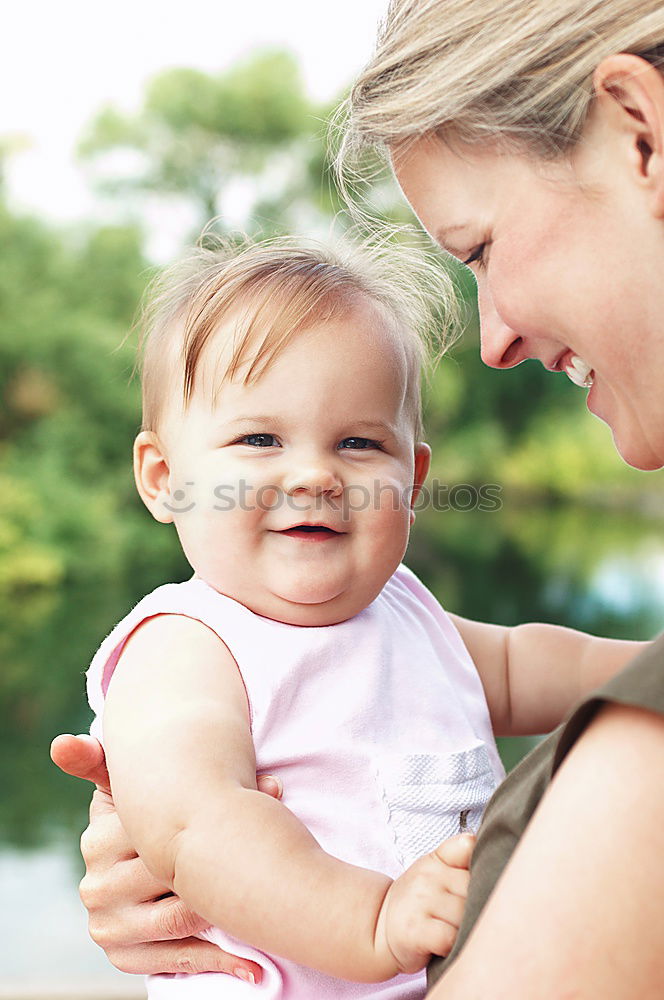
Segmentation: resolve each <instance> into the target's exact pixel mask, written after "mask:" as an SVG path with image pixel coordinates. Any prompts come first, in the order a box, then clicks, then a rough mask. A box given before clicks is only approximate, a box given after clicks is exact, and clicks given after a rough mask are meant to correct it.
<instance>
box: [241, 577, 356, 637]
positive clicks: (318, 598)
mask: <svg viewBox="0 0 664 1000" xmlns="http://www.w3.org/2000/svg"><path fill="white" fill-rule="evenodd" d="M261 604H262V605H263V607H264V610H262V611H257V613H258V614H262V615H264V616H265V617H267V618H274V619H275V620H276V621H280V622H284V623H285V624H286V625H305V626H308V627H310V628H315V627H321V626H325V625H337V624H339V622H343V621H347V619H349V618H353V617H354V616H355V615H356V614H359V612H360V611H362V608H363V606H364V602H363V601H362V599H361V597H360V595H355V594H354V593H353V592H352V591H347V590H342V591H338V590H336V589H333V588H331V587H329V586H325V585H321V584H318V585H316V584H315V583H314V584H309V585H307V586H303V587H296V586H293V587H288V588H283V587H280V588H279V589H278V591H277V592H273V593H270V594H266V595H265V598H264V601H261Z"/></svg>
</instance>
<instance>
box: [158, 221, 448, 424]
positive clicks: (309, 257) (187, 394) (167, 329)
mask: <svg viewBox="0 0 664 1000" xmlns="http://www.w3.org/2000/svg"><path fill="white" fill-rule="evenodd" d="M362 299H365V300H366V299H368V300H370V301H372V302H374V303H376V304H377V305H378V306H379V307H380V308H381V310H382V311H383V312H384V314H386V315H387V317H388V320H389V322H390V324H391V325H393V326H394V329H395V331H396V333H397V335H398V336H399V338H400V341H401V343H402V344H403V346H404V351H405V356H406V361H407V370H408V386H407V399H408V402H409V406H410V409H411V410H412V412H413V414H414V417H415V431H416V434H417V436H418V437H419V436H420V435H421V404H420V373H421V370H422V367H423V365H424V363H425V361H426V360H427V359H428V360H430V361H431V362H433V360H434V359H435V358H436V357H437V356H439V354H440V353H442V351H443V350H444V348H445V346H446V341H447V338H448V334H449V333H450V330H451V328H452V325H453V322H454V316H455V311H454V310H455V299H454V294H453V289H452V285H451V282H450V279H449V278H448V277H447V276H446V275H445V274H444V273H443V272H441V270H440V268H439V267H438V266H437V265H436V264H435V263H434V261H433V260H432V259H430V254H429V252H428V251H427V250H425V249H422V250H418V249H416V248H414V247H407V246H402V245H398V244H395V243H394V242H392V241H390V240H388V239H387V238H384V239H383V242H382V243H376V242H373V243H367V242H364V243H360V242H358V243H351V242H350V241H349V240H344V241H343V242H338V243H337V244H335V246H334V248H332V247H330V246H323V245H321V244H318V243H315V242H313V241H310V240H302V239H298V238H294V237H287V238H279V239H272V240H264V241H260V242H257V241H252V240H249V239H246V238H245V239H242V240H241V241H239V242H232V241H230V240H229V241H225V242H224V241H220V240H217V241H216V245H215V247H214V248H213V249H211V248H209V247H208V248H203V247H197V248H195V249H193V250H191V251H190V252H189V253H188V254H187V255H186V256H185V257H184V258H183V259H182V260H180V261H178V262H177V263H176V264H174V265H172V266H171V267H169V268H167V269H166V270H164V271H163V272H162V273H161V274H160V275H158V276H157V278H156V279H155V280H154V281H153V282H152V284H151V285H150V287H149V288H148V291H147V293H146V297H145V301H144V308H143V321H142V330H141V338H140V353H141V355H142V365H141V368H142V373H141V374H142V378H141V381H142V389H143V429H144V430H156V429H157V426H158V424H159V421H160V418H161V416H162V414H163V410H164V408H165V402H166V400H167V399H169V398H171V397H172V394H173V393H176V394H178V395H179V398H180V399H181V401H182V403H183V405H184V406H185V407H186V406H187V404H188V402H189V400H190V398H191V395H192V393H193V391H194V387H195V382H196V373H197V370H198V367H199V363H200V361H201V358H202V356H203V353H204V351H205V350H206V348H207V347H208V345H209V344H210V343H211V342H212V341H214V340H215V339H216V338H217V337H218V336H219V335H220V331H221V328H222V327H223V335H224V336H226V337H228V338H230V347H231V350H230V352H229V353H230V360H229V362H228V364H227V365H226V367H225V370H224V371H223V372H221V373H220V374H219V383H220V384H222V383H223V381H224V379H226V378H229V379H233V378H236V377H237V378H241V380H242V382H243V383H245V384H246V383H248V382H251V381H255V380H256V379H259V378H260V377H261V375H262V374H263V373H264V372H266V371H267V370H268V368H269V367H270V365H271V364H272V362H273V361H274V359H275V358H276V357H277V356H278V355H279V354H280V353H281V351H282V350H283V349H284V348H285V347H286V345H287V344H288V342H289V341H290V340H291V339H292V338H293V337H294V336H296V335H297V334H298V332H300V331H303V330H304V329H306V328H307V327H308V326H311V325H314V324H317V323H321V322H323V323H324V322H327V321H329V320H331V319H333V318H335V317H339V316H343V315H346V314H349V313H352V310H353V308H354V307H355V306H357V304H358V301H360V300H362Z"/></svg>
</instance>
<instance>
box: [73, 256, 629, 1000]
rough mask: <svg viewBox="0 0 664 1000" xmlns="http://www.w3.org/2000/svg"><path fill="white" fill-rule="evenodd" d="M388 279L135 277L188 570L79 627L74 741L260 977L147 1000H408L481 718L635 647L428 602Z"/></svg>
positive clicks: (492, 778)
mask: <svg viewBox="0 0 664 1000" xmlns="http://www.w3.org/2000/svg"><path fill="white" fill-rule="evenodd" d="M413 285H414V278H413V275H412V274H411V272H410V271H409V270H408V268H407V267H406V265H405V264H404V260H403V255H401V256H400V257H399V258H398V259H397V260H396V262H391V260H390V254H388V253H385V252H383V253H376V252H374V251H371V250H369V249H354V250H344V251H343V252H340V253H333V252H332V251H329V250H323V249H321V248H316V247H312V246H310V245H308V244H304V243H301V242H298V241H295V240H282V241H272V242H269V243H265V244H253V245H252V244H248V245H244V246H242V247H240V248H236V249H233V250H228V249H227V250H225V251H223V252H211V251H207V252H206V251H200V252H198V253H197V254H195V255H193V256H192V257H191V258H190V259H189V260H188V261H187V262H186V263H185V265H183V269H181V270H180V271H177V272H176V273H175V274H174V275H173V274H171V275H167V277H166V279H165V280H164V281H163V282H162V283H161V286H160V288H159V289H158V295H157V300H156V304H155V305H154V307H153V309H152V312H151V318H150V322H149V329H148V333H147V336H146V340H145V345H144V357H143V407H144V420H143V430H142V431H141V432H140V434H139V435H138V437H137V439H136V443H135V449H134V470H135V477H136V484H137V487H138V490H139V493H140V495H141V497H142V498H143V501H144V502H145V504H146V506H147V507H148V509H149V510H150V512H151V513H152V515H153V516H154V517H155V518H156V519H157V520H158V521H161V522H163V523H171V522H172V523H174V524H175V527H176V529H177V532H178V535H179V538H180V541H181V544H182V547H183V550H184V552H185V554H186V556H187V559H188V561H189V563H190V564H191V566H192V568H193V570H194V577H193V578H192V579H191V580H189V581H188V582H186V583H180V584H167V585H165V586H162V587H160V588H158V589H157V590H156V591H154V592H153V593H152V594H150V595H149V596H147V597H146V598H144V599H143V600H142V601H141V602H140V603H139V604H138V605H137V607H136V608H134V610H133V611H132V612H131V613H130V614H129V615H128V616H127V617H126V618H125V619H124V621H122V622H121V623H120V624H119V625H118V626H117V627H116V628H115V629H114V631H113V632H112V633H111V635H110V636H109V637H108V638H107V639H106V640H105V642H104V643H103V644H102V646H101V648H100V650H99V651H98V653H97V655H96V656H95V658H94V660H93V662H92V665H91V667H90V671H89V673H88V693H89V699H90V703H91V705H92V708H93V709H94V711H95V713H96V715H97V718H96V721H95V723H94V725H93V732H95V733H96V734H98V735H99V736H100V738H101V736H102V730H103V743H104V746H105V749H106V755H107V761H108V766H109V773H110V776H111V783H112V788H113V795H114V799H115V802H116V805H117V810H118V813H119V815H120V818H121V820H122V823H123V825H124V826H125V828H126V830H127V832H128V834H129V836H130V838H131V839H132V841H133V843H134V844H135V845H136V848H137V850H138V852H139V854H140V856H141V858H142V859H143V860H144V861H145V863H146V864H147V866H148V868H149V869H150V870H151V871H152V872H153V873H154V874H155V875H156V876H157V877H159V878H160V879H161V880H162V881H163V882H164V884H166V885H168V886H170V887H171V888H172V889H173V891H174V892H176V893H177V894H178V895H179V896H180V897H181V898H182V899H183V900H184V901H185V902H186V903H187V904H188V905H189V906H190V907H191V908H192V909H193V910H195V911H196V912H198V913H199V914H201V915H202V916H203V917H204V918H205V919H206V920H209V921H210V924H211V925H212V926H211V927H210V929H209V930H208V931H206V932H205V933H204V935H203V936H205V937H207V938H208V939H209V940H211V941H213V942H216V943H217V944H218V945H219V946H220V947H222V948H224V949H226V950H227V951H231V952H234V953H235V954H238V955H241V956H243V957H247V958H250V959H252V960H253V961H255V962H257V963H258V964H259V965H260V966H261V967H262V969H263V977H262V983H261V986H260V987H256V986H252V985H251V984H250V983H247V982H243V981H241V980H240V979H237V978H234V977H232V976H230V975H225V974H207V975H198V976H186V975H177V976H156V977H151V978H150V980H149V985H148V990H149V996H150V997H151V998H153V1000H154V998H157V1000H158V998H162V997H171V996H173V997H175V998H188V997H192V998H201V997H208V996H210V997H213V996H214V997H219V998H223V997H242V996H245V997H248V996H250V995H251V991H252V990H256V989H260V990H262V992H264V993H265V995H266V996H268V997H270V998H277V997H283V998H288V1000H291V998H292V1000H295V998H297V1000H324V998H326V997H330V998H332V997H335V998H343V997H349V998H368V997H381V998H399V1000H408V998H415V997H422V996H423V995H424V992H425V979H424V973H423V972H422V971H420V970H422V969H423V968H424V966H425V964H426V962H427V960H428V958H429V957H430V956H431V955H432V954H443V955H444V954H447V953H448V952H449V950H450V949H451V947H452V945H453V943H454V939H455V936H456V930H457V928H458V926H459V923H460V920H461V916H462V912H463V904H464V898H465V894H466V885H467V879H468V872H467V866H468V861H469V855H470V850H471V845H472V838H470V837H467V836H463V834H464V831H473V830H474V829H476V827H477V824H478V822H479V819H480V817H481V814H482V810H483V808H484V806H485V804H486V802H487V800H488V798H489V797H490V795H491V793H492V791H493V789H494V788H495V786H496V784H497V783H498V782H499V781H500V779H501V777H502V775H503V771H502V768H501V765H500V761H499V757H498V754H497V751H496V747H495V743H494V737H493V732H496V733H499V734H516V733H524V732H542V731H545V730H547V729H550V728H552V727H553V726H554V725H555V724H557V723H558V722H559V721H560V720H561V719H562V718H563V716H564V715H565V714H566V712H567V711H568V709H569V708H570V707H571V705H572V704H573V703H574V701H575V700H576V699H577V698H578V697H579V696H580V695H581V694H582V692H584V691H585V690H589V689H591V688H593V687H595V686H596V685H597V684H599V683H601V682H602V681H603V680H604V679H605V677H606V676H607V674H609V673H613V672H616V671H617V670H618V669H620V667H621V666H623V665H624V663H625V662H626V661H627V660H628V659H629V658H630V657H631V656H632V655H634V647H635V646H636V645H637V644H634V643H627V642H611V641H609V640H603V639H595V638H592V637H590V636H586V635H582V634H581V633H578V632H573V631H571V630H568V629H562V628H557V627H555V626H546V625H525V626H519V627H518V628H513V629H508V628H503V627H499V626H493V625H484V624H479V623H473V622H469V621H466V620H464V619H459V618H454V619H452V618H450V616H448V615H447V614H446V613H445V612H444V611H443V609H442V608H441V607H440V605H439V604H438V603H437V602H436V600H435V599H434V598H433V596H432V595H431V594H430V593H429V591H428V590H427V589H426V588H425V587H424V586H423V585H422V584H421V583H420V582H419V580H418V579H417V578H416V577H415V576H414V575H413V573H411V572H410V571H409V570H408V569H406V568H405V567H404V566H403V565H402V564H401V560H402V558H403V555H404V552H405V550H406V546H407V542H408V534H409V529H410V526H411V524H412V522H413V519H414V513H413V507H414V504H415V501H416V499H417V496H418V493H419V491H420V490H421V487H422V484H423V482H424V480H425V478H426V475H427V471H428V468H429V460H430V450H429V448H428V446H427V445H426V444H424V443H422V442H421V440H420V439H421V416H420V369H421V364H422V360H423V357H424V353H425V337H424V329H425V326H426V322H425V314H424V312H423V307H422V298H421V296H418V295H417V294H415V293H414V292H413V290H412V289H413ZM473 661H474V662H473ZM102 716H103V726H102ZM257 771H258V772H269V773H270V774H273V775H276V776H279V777H280V778H281V779H282V782H283V786H284V789H285V794H284V797H283V800H282V801H276V800H275V799H272V798H270V797H268V796H266V795H263V794H261V793H259V792H258V791H257V790H256V772H257ZM457 834H462V836H461V837H459V836H455V835H457ZM450 838H451V839H450Z"/></svg>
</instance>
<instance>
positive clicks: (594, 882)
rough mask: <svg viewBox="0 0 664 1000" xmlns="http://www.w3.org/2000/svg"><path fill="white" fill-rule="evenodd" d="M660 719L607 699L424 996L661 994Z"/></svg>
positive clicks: (581, 998)
mask: <svg viewBox="0 0 664 1000" xmlns="http://www.w3.org/2000/svg"><path fill="white" fill-rule="evenodd" d="M663 773H664V719H663V718H662V717H661V716H659V715H656V714H654V713H651V712H648V711H646V710H643V709H637V708H630V707H624V706H618V705H609V706H607V707H605V708H604V709H603V710H602V711H601V712H600V714H599V715H598V716H597V718H596V719H595V720H594V721H593V723H592V724H591V725H590V726H589V728H588V730H587V731H586V733H585V734H584V735H583V736H582V737H581V738H580V739H579V741H578V743H577V744H576V745H575V746H574V747H573V748H572V750H571V751H570V752H569V754H568V756H567V758H566V759H565V761H564V763H563V764H562V765H561V767H560V770H559V771H558V773H557V774H556V777H555V778H554V780H553V783H552V785H551V787H550V789H549V790H548V792H547V793H546V795H545V796H544V798H543V799H542V802H541V803H540V806H539V807H538V809H537V811H536V813H535V815H534V817H533V819H532V821H531V823H530V825H529V826H528V829H527V831H526V833H525V834H524V836H523V838H522V840H521V842H520V844H519V846H518V848H517V849H516V851H515V853H514V855H513V857H512V859H511V860H510V863H509V864H508V866H507V868H506V869H505V872H504V874H503V875H502V877H501V878H500V880H499V882H498V884H497V886H496V889H495V891H494V893H493V895H492V896H491V898H490V900H489V902H488V903H487V906H486V907H485V909H484V911H483V913H482V915H481V917H480V919H479V920H478V922H477V924H476V926H475V928H474V930H473V932H472V934H471V936H470V937H469V939H468V942H467V944H466V946H465V947H464V949H463V951H462V952H461V954H460V955H459V958H458V959H457V960H456V962H455V963H454V965H453V966H452V967H451V968H450V970H449V972H447V973H446V974H445V975H444V976H443V978H442V979H441V980H440V981H439V983H437V984H436V986H435V987H434V989H433V990H431V992H430V993H429V994H428V1000H468V997H473V1000H515V998H519V1000H522V998H523V1000H526V998H527V1000H560V998H561V997H563V996H564V997H574V998H575V1000H597V998H599V997H602V998H606V1000H608V998H610V1000H634V998H636V997H638V998H639V1000H659V998H660V997H661V996H662V984H663V983H664V949H663V948H662V941H663V940H664V907H663V906H662V900H663V899H664V863H662V855H663V847H664V840H663V835H662V830H664V796H662V794H661V788H662V774H663Z"/></svg>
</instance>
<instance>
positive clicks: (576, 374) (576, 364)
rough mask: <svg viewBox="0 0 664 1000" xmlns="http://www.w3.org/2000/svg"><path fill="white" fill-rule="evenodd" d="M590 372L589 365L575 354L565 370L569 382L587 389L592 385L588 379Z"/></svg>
mask: <svg viewBox="0 0 664 1000" xmlns="http://www.w3.org/2000/svg"><path fill="white" fill-rule="evenodd" d="M591 371H592V368H591V367H590V365H589V364H587V363H586V362H585V361H584V360H583V359H582V358H580V357H578V355H576V354H574V355H573V356H572V358H571V361H570V364H569V365H568V366H567V368H566V369H565V373H566V375H567V377H568V378H569V380H570V382H573V383H574V385H578V386H580V387H581V388H588V387H589V386H590V385H591V384H592V383H591V380H590V378H589V376H590V373H591Z"/></svg>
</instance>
